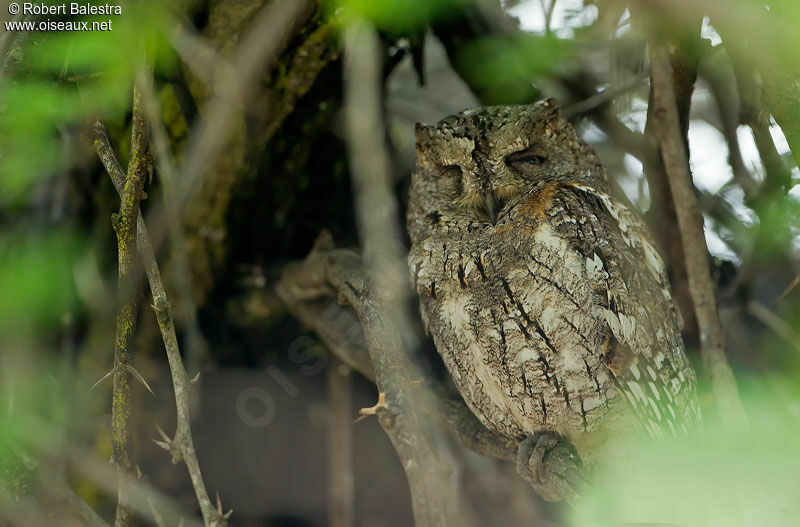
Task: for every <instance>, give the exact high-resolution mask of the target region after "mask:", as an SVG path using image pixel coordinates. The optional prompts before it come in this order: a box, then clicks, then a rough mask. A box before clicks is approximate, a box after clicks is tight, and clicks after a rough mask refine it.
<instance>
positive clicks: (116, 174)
mask: <svg viewBox="0 0 800 527" xmlns="http://www.w3.org/2000/svg"><path fill="white" fill-rule="evenodd" d="M91 133H92V136H93V142H94V147H95V150H96V152H97V155H98V157H99V158H100V160H101V161H102V163H103V166H104V167H105V169H106V171H107V172H108V174H109V176H110V177H111V180H112V181H113V182H114V186H115V187H116V189H117V191H118V192H121V191H122V190H123V187H122V185H121V183H122V182H123V181H124V178H125V175H124V172H123V171H122V168H121V167H120V165H119V163H118V161H117V158H116V155H115V154H114V150H113V148H112V147H111V144H110V142H109V140H108V135H107V134H106V130H105V126H103V124H102V123H100V122H95V123H94V124H93V126H92V129H91ZM137 231H138V233H137V248H138V251H139V256H140V258H141V259H142V262H143V264H144V270H145V273H146V275H147V280H148V282H149V284H150V291H151V293H152V295H153V302H154V306H153V307H154V309H155V311H156V316H157V318H158V323H159V328H160V329H161V335H162V338H163V340H164V347H165V349H166V352H167V360H168V361H169V365H170V371H171V373H172V382H173V387H174V391H175V405H176V409H177V415H178V417H177V423H178V426H177V431H176V433H175V437H174V438H173V439H172V440H170V443H169V447H170V451H171V453H172V455H173V460H175V461H176V462H177V461H179V460H180V459H183V460H184V461H185V462H186V468H187V470H188V471H189V476H190V478H191V480H192V486H193V487H194V490H195V494H196V496H197V501H198V503H199V504H200V512H201V513H202V515H203V521H204V523H205V525H206V526H212V525H224V523H220V522H221V518H220V516H221V515H220V513H219V511H218V509H217V508H216V507H215V506H214V505H213V503H212V501H211V499H210V498H209V496H208V492H207V491H206V488H205V484H204V483H203V476H202V472H201V470H200V465H199V463H198V461H197V455H196V453H195V450H194V443H193V441H192V433H191V422H190V412H189V395H190V392H191V381H190V379H189V376H188V374H187V373H186V369H185V368H184V366H183V360H182V359H181V355H180V349H179V347H178V338H177V335H176V333H175V326H174V324H173V322H172V317H171V315H170V312H169V303H168V301H167V295H166V291H165V289H164V284H163V281H162V279H161V271H160V270H159V267H158V263H157V262H156V258H155V253H154V252H153V246H152V244H151V243H150V236H149V234H148V232H147V227H146V226H145V223H144V220H143V218H142V217H141V214H140V215H139V218H138V222H137ZM223 516H224V515H223ZM214 522H218V523H214Z"/></svg>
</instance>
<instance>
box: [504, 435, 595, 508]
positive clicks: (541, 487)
mask: <svg viewBox="0 0 800 527" xmlns="http://www.w3.org/2000/svg"><path fill="white" fill-rule="evenodd" d="M517 472H518V473H519V474H520V475H521V476H522V477H523V478H525V480H527V481H528V482H529V483H530V484H531V485H533V488H534V490H536V492H537V493H538V494H539V495H540V496H541V497H542V498H544V499H545V500H547V501H561V500H566V501H568V502H573V501H575V500H576V499H577V498H578V496H579V495H580V491H581V490H582V489H583V487H585V486H586V483H587V481H586V479H585V478H584V468H583V462H581V458H580V457H579V456H578V452H577V451H576V450H575V447H574V446H572V444H571V443H570V442H569V441H567V440H566V439H564V438H562V437H561V436H559V435H558V434H556V433H553V432H539V433H537V434H535V435H533V436H530V437H528V438H527V439H525V440H524V441H523V442H522V443H520V445H519V450H518V452H517Z"/></svg>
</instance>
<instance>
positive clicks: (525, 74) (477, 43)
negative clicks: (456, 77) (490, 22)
mask: <svg viewBox="0 0 800 527" xmlns="http://www.w3.org/2000/svg"><path fill="white" fill-rule="evenodd" d="M573 44H574V42H573V41H572V40H563V39H559V38H556V37H554V36H537V35H530V34H526V33H516V34H514V35H510V36H498V37H487V38H483V39H479V40H474V41H472V42H470V43H469V44H467V45H466V46H465V47H464V49H463V51H462V52H461V53H460V54H459V56H458V57H457V58H456V61H457V63H458V66H457V69H458V71H460V72H462V73H463V75H464V76H465V77H467V79H466V80H467V83H468V84H469V85H470V86H473V87H477V91H478V92H479V93H478V96H479V97H480V98H481V100H482V101H484V102H486V103H487V104H512V103H520V104H521V103H529V102H531V101H532V100H534V99H536V96H537V93H538V90H537V89H536V87H535V86H534V80H535V79H536V78H537V77H541V76H545V75H549V74H552V73H554V71H555V70H556V69H557V68H559V67H561V65H562V64H563V63H564V62H565V61H566V60H567V59H568V58H569V56H570V55H571V53H572V50H573Z"/></svg>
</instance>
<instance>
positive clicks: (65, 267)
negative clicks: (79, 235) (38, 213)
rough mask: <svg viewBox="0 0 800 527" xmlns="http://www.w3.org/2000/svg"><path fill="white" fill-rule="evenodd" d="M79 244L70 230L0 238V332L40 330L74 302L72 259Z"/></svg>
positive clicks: (54, 320) (59, 316)
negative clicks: (42, 234) (24, 236)
mask: <svg viewBox="0 0 800 527" xmlns="http://www.w3.org/2000/svg"><path fill="white" fill-rule="evenodd" d="M78 247H79V244H78V243H77V241H76V239H75V237H74V236H73V235H72V234H70V233H69V232H53V233H51V234H49V235H47V236H42V237H39V236H35V235H34V236H30V237H29V238H28V239H25V238H23V237H22V236H20V235H17V236H8V235H7V236H3V237H2V238H0V291H2V292H3V294H2V295H0V334H1V335H7V334H10V333H20V332H25V331H37V330H43V329H46V328H48V327H52V326H53V325H55V324H57V323H58V322H59V320H60V318H61V317H62V316H63V315H64V313H65V312H66V311H67V309H68V308H69V307H70V306H71V305H72V304H73V303H74V300H75V289H74V287H73V280H72V266H73V260H74V259H75V257H76V255H77V254H78Z"/></svg>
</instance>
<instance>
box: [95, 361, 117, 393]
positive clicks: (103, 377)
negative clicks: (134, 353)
mask: <svg viewBox="0 0 800 527" xmlns="http://www.w3.org/2000/svg"><path fill="white" fill-rule="evenodd" d="M115 373H117V368H116V367H114V368H111V371H109V372H108V373H106V374H105V375H103V376H102V377H101V378H100V380H99V381H97V382H96V383H94V384H93V385H92V387H91V388H89V391H90V392H91V391H92V390H94V389H95V388H97V387H98V386H100V384H102V382H103V381H104V380H106V379H108V378H109V377H111V376H112V375H114V374H115Z"/></svg>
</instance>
